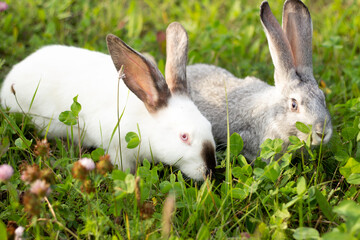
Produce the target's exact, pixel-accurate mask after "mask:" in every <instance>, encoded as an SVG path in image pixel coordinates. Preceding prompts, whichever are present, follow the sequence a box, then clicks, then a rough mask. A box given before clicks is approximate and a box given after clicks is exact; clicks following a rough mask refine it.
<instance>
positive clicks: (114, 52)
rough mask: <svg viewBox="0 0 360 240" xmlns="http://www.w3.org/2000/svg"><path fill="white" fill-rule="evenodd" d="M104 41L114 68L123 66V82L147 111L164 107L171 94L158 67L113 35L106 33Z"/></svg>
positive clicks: (154, 110)
mask: <svg viewBox="0 0 360 240" xmlns="http://www.w3.org/2000/svg"><path fill="white" fill-rule="evenodd" d="M106 41H107V45H108V49H109V53H110V55H111V58H112V60H113V62H114V65H115V67H116V69H117V70H118V71H119V70H120V68H121V66H122V65H123V66H124V74H125V76H124V77H123V81H124V83H125V84H126V86H127V87H128V88H129V89H130V90H131V91H132V92H133V93H134V94H135V95H136V96H137V97H138V98H139V99H140V100H141V101H143V102H144V104H145V106H146V108H147V109H148V111H149V112H151V113H153V112H156V111H157V110H158V109H160V108H162V107H166V106H167V103H168V99H169V98H170V96H171V94H170V91H169V88H168V86H167V84H166V82H165V79H164V77H163V75H162V74H161V72H160V71H159V69H158V68H157V67H156V66H154V64H152V63H151V62H150V61H149V60H147V59H146V58H145V57H144V56H142V55H141V54H140V53H138V52H137V51H135V50H134V49H132V48H131V47H129V46H128V45H127V44H126V43H124V42H123V41H122V40H121V39H120V38H118V37H116V36H115V35H112V34H109V35H107V37H106Z"/></svg>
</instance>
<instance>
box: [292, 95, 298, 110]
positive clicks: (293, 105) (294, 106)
mask: <svg viewBox="0 0 360 240" xmlns="http://www.w3.org/2000/svg"><path fill="white" fill-rule="evenodd" d="M291 111H293V112H299V110H298V103H297V101H296V99H294V98H292V99H291Z"/></svg>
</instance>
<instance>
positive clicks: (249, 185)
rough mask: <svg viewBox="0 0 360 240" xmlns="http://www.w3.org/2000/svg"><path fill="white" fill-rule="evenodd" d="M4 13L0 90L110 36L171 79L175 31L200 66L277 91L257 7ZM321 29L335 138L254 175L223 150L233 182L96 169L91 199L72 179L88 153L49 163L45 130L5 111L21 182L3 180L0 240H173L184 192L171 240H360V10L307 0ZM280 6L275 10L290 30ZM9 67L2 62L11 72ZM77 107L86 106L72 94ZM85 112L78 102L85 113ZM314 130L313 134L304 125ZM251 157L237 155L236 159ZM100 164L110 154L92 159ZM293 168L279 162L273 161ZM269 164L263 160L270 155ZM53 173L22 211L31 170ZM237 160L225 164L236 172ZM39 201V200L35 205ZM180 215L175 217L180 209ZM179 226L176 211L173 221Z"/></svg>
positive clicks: (128, 5)
mask: <svg viewBox="0 0 360 240" xmlns="http://www.w3.org/2000/svg"><path fill="white" fill-rule="evenodd" d="M6 2H7V3H8V4H9V9H8V10H6V11H4V12H0V29H1V31H0V60H1V61H0V81H2V80H3V79H4V78H5V76H6V74H7V72H8V71H9V70H10V69H11V67H12V66H13V65H14V64H15V63H17V62H19V61H20V60H22V59H23V58H24V57H26V56H27V55H28V54H30V53H31V52H33V51H35V50H36V49H38V48H40V47H41V46H43V45H47V44H67V45H74V46H79V47H84V48H89V49H95V50H98V51H102V52H107V49H106V42H105V36H106V34H108V33H113V34H116V35H117V36H119V37H120V38H122V39H123V40H124V41H125V42H127V43H128V44H129V45H130V46H132V47H133V48H135V49H137V50H139V51H141V52H149V53H150V54H152V55H153V56H154V57H155V59H156V61H157V63H158V66H159V68H160V70H161V71H164V65H165V48H164V46H165V45H164V44H165V43H164V42H163V41H162V40H161V38H158V39H157V35H161V34H162V33H164V31H165V29H166V27H167V25H168V24H169V23H171V22H172V21H178V22H180V23H182V24H183V25H184V27H185V29H186V30H187V31H188V34H189V64H192V63H198V62H206V63H211V64H215V65H218V66H221V67H224V68H226V69H228V70H229V71H230V72H232V73H234V74H235V75H236V76H239V77H245V76H247V75H253V76H256V77H259V78H261V79H263V80H265V81H267V82H269V83H272V82H273V80H272V79H273V70H274V69H273V65H272V62H271V58H270V54H269V50H268V47H267V42H266V38H265V34H264V32H263V30H262V27H261V23H260V20H259V5H260V3H261V2H260V1H245V0H239V1H226V2H222V1H210V0H207V1H175V0H165V1H149V0H144V1H121V0H103V1H91V0H79V1H72V0H64V1H59V0H58V1H57V0H49V1H41V0H27V1H25V0H7V1H6ZM305 3H306V5H307V6H308V7H309V10H310V12H311V14H312V19H313V28H314V36H313V64H314V75H315V78H316V79H318V80H319V81H321V84H320V86H321V87H322V89H323V90H324V92H325V93H326V100H327V106H328V108H329V110H330V113H331V115H332V119H333V125H334V136H333V138H332V139H331V141H330V143H329V144H327V145H326V146H321V148H311V147H309V146H308V144H307V143H306V142H301V141H299V140H298V139H296V138H292V145H291V146H290V148H289V149H284V152H285V153H280V152H281V150H282V145H281V141H279V140H268V141H266V142H265V143H264V144H263V148H262V151H261V154H260V157H262V158H266V159H269V160H270V164H269V165H266V164H264V163H263V162H261V161H260V160H258V161H256V162H255V164H254V165H253V166H252V165H249V164H247V163H246V160H244V157H242V155H241V152H240V150H241V147H242V146H241V141H240V140H239V136H236V135H234V136H232V137H231V139H230V140H231V141H232V143H233V146H234V147H233V148H231V149H230V155H229V157H230V159H229V160H230V161H226V152H223V151H219V152H218V153H217V155H218V160H219V165H220V167H222V168H225V167H226V165H227V167H228V173H229V171H230V170H231V173H232V184H231V186H230V187H229V185H228V184H227V183H226V182H223V180H224V179H225V173H219V174H218V175H217V176H216V180H213V181H209V180H207V181H205V182H204V183H199V182H198V183H195V182H192V181H191V180H187V179H184V177H183V176H182V174H181V173H180V172H177V171H175V169H172V168H171V167H164V166H162V165H161V164H157V165H153V164H150V163H149V161H145V162H144V164H143V166H140V167H139V168H138V170H137V176H139V177H140V181H139V182H138V184H136V180H135V179H136V177H135V176H133V175H131V174H128V173H123V172H121V171H119V170H113V171H112V173H108V174H107V175H105V176H103V175H101V174H98V173H95V172H91V173H90V175H89V176H88V177H87V179H88V180H91V186H93V188H94V189H93V191H91V193H89V194H88V193H86V192H84V191H82V190H84V187H83V188H82V185H83V181H81V180H78V179H75V178H74V177H73V175H72V169H73V167H74V165H75V162H76V161H77V160H78V156H79V150H78V148H77V146H76V145H75V144H72V143H71V142H70V141H69V140H68V141H67V140H66V139H65V140H64V141H61V140H59V139H55V140H49V141H50V147H51V154H50V156H48V157H47V156H45V157H40V156H37V155H36V154H35V153H34V146H35V144H36V140H37V139H41V138H42V137H41V136H39V135H37V132H36V130H35V129H34V128H33V126H32V125H31V123H30V121H29V119H28V118H27V117H24V116H22V115H20V114H13V113H11V114H10V113H9V112H7V111H6V109H2V111H1V114H0V124H1V125H0V143H1V144H0V163H1V164H2V163H8V164H10V165H11V166H13V168H14V169H15V173H14V175H13V176H12V178H11V179H10V181H9V182H7V183H0V200H1V201H0V220H1V221H0V238H1V237H2V236H3V235H2V234H4V231H5V230H4V229H5V227H4V226H3V224H2V223H1V222H3V223H4V224H5V225H6V224H8V223H9V221H15V222H16V223H17V224H18V225H21V226H24V227H26V232H25V235H24V236H25V237H27V238H28V239H34V238H36V239H44V238H45V239H68V238H73V239H76V238H77V237H78V238H80V239H85V238H87V239H128V238H131V239H146V238H147V239H159V238H160V237H161V236H162V235H163V236H166V235H167V233H164V229H165V226H164V224H163V223H162V222H163V220H162V218H163V214H162V211H163V207H164V202H165V198H166V197H167V196H168V194H169V193H171V194H175V197H176V207H175V213H174V216H173V218H172V225H171V230H170V238H172V239H187V238H193V239H209V238H210V237H212V238H214V239H224V238H231V237H234V238H235V239H236V238H237V239H239V238H241V237H244V238H245V237H246V236H248V235H250V236H251V237H252V238H254V239H281V238H284V239H288V238H290V239H291V238H295V239H320V237H321V238H322V239H334V238H338V239H359V238H360V227H359V226H360V206H359V202H360V197H359V192H360V187H359V184H360V180H359V179H360V134H359V130H360V114H359V113H360V90H359V86H360V56H359V54H360V15H359V10H358V9H359V7H360V1H359V0H353V1H350V0H343V1H340V0H335V1H325V0H319V1H309V0H307V1H305ZM282 4H283V2H282V1H270V6H271V9H272V11H273V13H274V14H275V16H276V17H277V18H278V20H280V18H281V11H282ZM3 61H4V62H3ZM74 97H75V96H74ZM80 104H81V103H80ZM299 127H300V128H301V129H303V131H307V130H306V126H305V127H304V126H299ZM239 152H240V154H239ZM85 154H87V155H85V156H89V157H92V158H93V159H94V161H96V162H99V156H100V155H102V154H103V150H101V149H97V150H94V151H92V150H87V152H85ZM275 154H276V155H277V156H278V157H280V159H281V160H282V161H278V160H274V155H275ZM259 159H260V158H259ZM22 162H26V163H28V164H36V165H38V166H40V168H41V169H46V168H47V166H50V168H51V169H52V171H53V174H54V175H53V176H54V180H53V182H52V184H51V188H52V193H51V194H50V195H49V196H48V197H47V199H48V202H47V201H45V200H43V199H36V204H33V205H32V206H34V207H37V213H36V214H33V215H32V216H30V214H29V211H30V210H29V208H26V207H24V204H23V203H24V200H22V201H21V199H22V198H24V197H23V193H24V192H26V191H27V190H28V189H29V185H26V184H25V183H24V182H23V181H21V180H20V169H19V168H20V163H22ZM226 163H227V164H226ZM34 201H35V200H34ZM170 209H171V206H170ZM168 215H170V214H168Z"/></svg>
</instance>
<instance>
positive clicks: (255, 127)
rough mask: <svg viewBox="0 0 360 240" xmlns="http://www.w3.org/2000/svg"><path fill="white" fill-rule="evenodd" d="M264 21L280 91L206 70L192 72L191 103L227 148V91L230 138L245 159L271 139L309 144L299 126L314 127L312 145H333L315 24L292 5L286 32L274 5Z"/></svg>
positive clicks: (263, 12) (296, 0) (294, 1)
mask: <svg viewBox="0 0 360 240" xmlns="http://www.w3.org/2000/svg"><path fill="white" fill-rule="evenodd" d="M260 18H261V22H262V25H263V27H264V31H265V33H266V37H267V40H268V44H269V48H270V53H271V57H272V61H273V64H274V66H275V74H274V79H275V86H270V85H268V84H266V83H265V82H263V81H261V80H259V79H257V78H255V77H246V78H245V79H238V78H236V77H234V76H233V75H232V74H231V73H229V72H228V71H226V70H224V69H222V68H219V67H215V66H211V65H205V64H195V65H192V66H188V67H187V79H188V89H189V92H190V95H191V98H192V99H193V100H194V102H195V104H196V105H197V106H198V108H199V109H200V111H201V112H202V113H203V114H204V116H205V117H207V119H209V120H210V122H211V123H212V126H213V134H214V137H215V139H216V140H217V141H219V142H222V143H226V133H227V130H226V129H227V127H226V123H227V119H226V100H225V88H224V83H226V89H227V94H228V107H229V123H230V132H231V133H233V132H237V133H239V134H240V135H241V137H242V138H243V141H244V149H243V152H242V153H243V155H244V156H245V157H246V158H247V159H248V160H252V159H254V158H255V157H256V156H257V154H258V152H259V148H260V145H261V144H262V143H263V142H264V141H265V140H266V139H268V138H270V139H274V138H280V139H282V140H283V141H284V142H285V144H286V145H287V144H289V136H291V135H295V136H297V137H299V138H300V139H302V140H305V138H306V136H307V135H306V134H304V133H302V132H300V131H299V130H298V129H297V128H296V127H295V125H296V122H303V123H305V124H311V125H312V130H313V132H312V144H313V145H319V144H320V143H321V142H323V143H327V142H328V141H329V139H330V138H331V135H332V125H331V118H330V114H329V112H328V110H327V108H326V103H325V96H324V93H323V92H322V91H321V90H320V89H319V87H318V84H317V82H316V80H315V78H314V76H313V68H312V47H311V45H312V22H311V17H310V13H309V11H308V9H307V7H306V6H305V5H304V4H303V3H302V2H301V1H300V0H288V1H286V2H285V4H284V9H283V27H282V28H281V27H280V24H279V23H278V22H277V20H276V18H275V17H274V15H273V14H272V12H271V10H270V7H269V4H268V3H267V1H264V2H263V3H262V4H261V6H260Z"/></svg>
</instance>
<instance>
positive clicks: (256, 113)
mask: <svg viewBox="0 0 360 240" xmlns="http://www.w3.org/2000/svg"><path fill="white" fill-rule="evenodd" d="M187 77H188V79H189V81H188V89H189V91H190V94H191V98H192V99H193V101H194V102H195V104H196V105H197V106H198V107H199V110H200V111H201V112H202V114H204V116H205V117H206V118H207V119H208V120H209V121H210V122H211V123H212V125H213V134H214V136H215V139H216V140H218V141H219V142H221V143H226V141H227V114H226V97H225V85H224V84H226V92H227V97H228V109H229V126H230V134H232V133H234V132H237V133H239V134H240V136H241V137H242V139H243V141H244V142H245V144H244V148H243V150H242V154H243V155H245V156H246V157H247V158H249V159H253V158H255V156H256V153H257V151H258V149H259V146H260V145H261V143H262V142H263V141H265V140H266V139H267V138H271V139H273V138H282V139H284V138H286V137H287V136H282V135H283V134H281V133H282V132H281V131H279V129H278V128H283V127H284V126H279V125H278V124H276V123H277V122H278V119H277V118H279V117H280V116H279V115H278V113H279V111H284V109H279V108H277V107H276V106H278V105H279V101H281V99H279V93H278V92H277V90H276V88H275V87H273V86H270V85H268V84H266V83H265V82H263V81H261V80H259V79H257V78H255V77H246V78H245V79H239V78H236V77H235V76H233V75H232V74H231V73H229V72H227V71H226V70H224V69H222V68H219V67H215V66H211V65H206V64H195V65H191V66H188V67H187ZM209 96H211V97H210V98H209ZM267 99H271V100H272V101H267ZM270 109H271V110H270Z"/></svg>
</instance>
